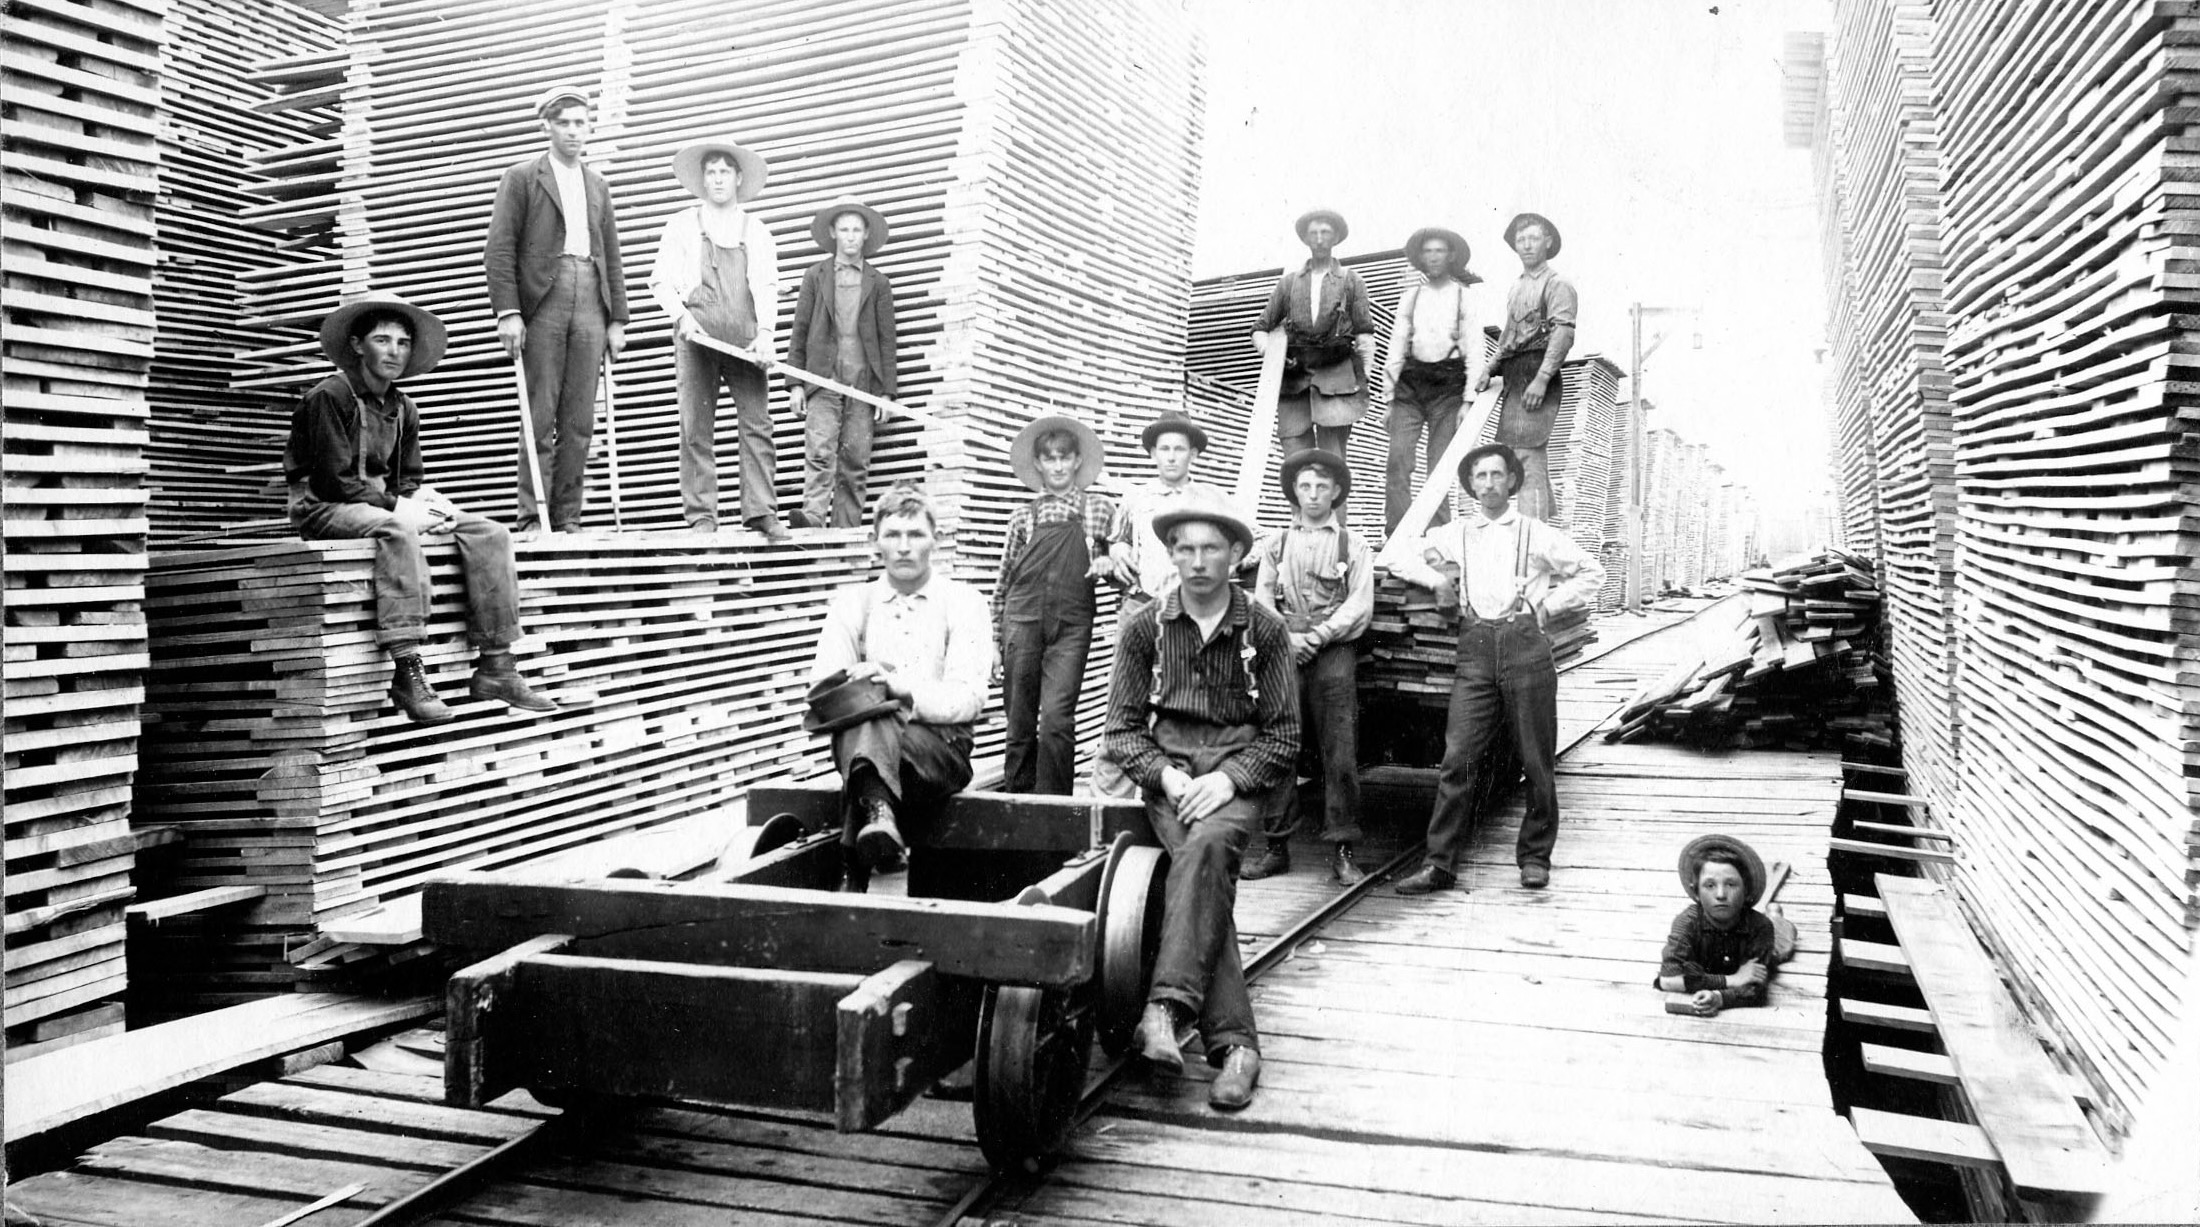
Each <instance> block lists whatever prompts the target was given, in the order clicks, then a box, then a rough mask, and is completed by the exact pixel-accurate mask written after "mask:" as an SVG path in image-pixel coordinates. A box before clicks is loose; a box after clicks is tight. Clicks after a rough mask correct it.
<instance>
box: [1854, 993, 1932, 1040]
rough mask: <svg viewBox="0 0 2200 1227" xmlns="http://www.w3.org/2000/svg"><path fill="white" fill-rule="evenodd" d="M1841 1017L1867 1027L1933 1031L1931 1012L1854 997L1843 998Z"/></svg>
mask: <svg viewBox="0 0 2200 1227" xmlns="http://www.w3.org/2000/svg"><path fill="white" fill-rule="evenodd" d="M1841 1017H1842V1019H1843V1020H1844V1021H1847V1022H1852V1023H1859V1024H1862V1025H1864V1026H1867V1027H1887V1028H1889V1029H1891V1030H1895V1031H1924V1032H1930V1031H1932V1029H1933V1015H1932V1012H1931V1011H1930V1010H1920V1009H1916V1008H1914V1007H1912V1006H1906V1005H1888V1004H1886V1003H1885V1002H1880V1001H1858V1000H1857V999H1855V998H1854V997H1843V998H1841Z"/></svg>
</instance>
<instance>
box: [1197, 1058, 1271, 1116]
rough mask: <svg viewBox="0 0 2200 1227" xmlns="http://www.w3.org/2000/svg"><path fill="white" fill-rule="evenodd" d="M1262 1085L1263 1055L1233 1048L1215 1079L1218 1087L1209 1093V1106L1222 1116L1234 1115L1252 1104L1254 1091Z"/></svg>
mask: <svg viewBox="0 0 2200 1227" xmlns="http://www.w3.org/2000/svg"><path fill="white" fill-rule="evenodd" d="M1259 1084H1260V1053H1259V1052H1257V1051H1255V1050H1254V1049H1251V1048H1248V1047H1246V1046H1245V1045H1243V1044H1233V1045H1231V1046H1230V1048H1229V1049H1227V1050H1226V1051H1225V1053H1224V1055H1223V1058H1222V1067H1221V1071H1220V1072H1219V1073H1217V1074H1216V1075H1215V1084H1214V1086H1213V1087H1212V1088H1211V1089H1209V1090H1208V1092H1207V1106H1208V1107H1210V1108H1214V1109H1216V1110H1217V1111H1222V1112H1235V1111H1237V1110H1238V1109H1240V1108H1243V1107H1244V1106H1245V1105H1247V1104H1249V1103H1251V1102H1253V1088H1254V1087H1255V1086H1258V1085H1259Z"/></svg>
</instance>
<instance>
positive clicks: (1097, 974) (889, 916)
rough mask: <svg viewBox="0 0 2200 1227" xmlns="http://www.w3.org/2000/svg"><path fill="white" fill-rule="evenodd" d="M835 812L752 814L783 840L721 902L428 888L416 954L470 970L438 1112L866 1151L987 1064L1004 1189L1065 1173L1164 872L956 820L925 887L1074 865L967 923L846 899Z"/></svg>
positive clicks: (1040, 801)
mask: <svg viewBox="0 0 2200 1227" xmlns="http://www.w3.org/2000/svg"><path fill="white" fill-rule="evenodd" d="M838 798H839V794H838V790H837V789H836V788H833V787H829V786H824V785H794V786H776V787H766V788H758V789H755V790H752V792H751V793H750V796H749V812H750V813H751V815H768V816H769V817H768V818H766V819H765V820H763V821H762V822H761V823H760V824H759V825H761V827H762V829H761V830H760V831H758V832H757V837H756V843H755V850H754V852H752V854H751V856H750V857H749V859H748V860H746V861H745V862H744V863H743V864H741V865H739V866H737V867H735V868H733V869H731V870H729V871H727V872H726V873H724V874H723V875H722V876H721V877H720V878H718V879H715V880H710V881H701V882H666V881H657V880H651V879H620V878H600V879H591V880H585V881H573V880H565V879H548V878H542V877H529V876H527V875H525V874H524V873H497V872H475V873H459V874H451V875H446V876H443V877H440V878H438V879H436V880H434V881H431V882H430V883H428V885H427V887H426V889H425V893H424V897H423V901H422V903H423V906H422V921H423V925H424V935H425V936H426V937H427V938H428V939H429V940H430V941H434V942H438V943H441V944H444V945H446V946H451V947H456V948H459V949H461V950H463V951H465V952H466V953H467V954H468V956H470V957H477V958H478V959H479V961H478V962H475V963H473V964H472V965H470V966H468V967H466V968H464V969H463V970H461V971H460V972H458V973H457V974H456V975H454V976H452V977H451V980H450V983H449V986H448V990H447V991H448V998H449V1000H448V1006H449V1013H448V1018H447V1028H448V1030H447V1035H446V1040H447V1047H446V1055H445V1065H444V1095H445V1098H446V1100H447V1101H448V1102H450V1103H452V1104H456V1105H460V1106H466V1107H478V1106H480V1105H482V1104H485V1103H487V1102H489V1101H491V1100H493V1099H495V1098H497V1097H498V1096H500V1095H502V1094H504V1093H506V1092H507V1091H509V1090H511V1089H513V1088H515V1087H524V1088H526V1089H527V1090H528V1091H529V1092H530V1093H532V1094H533V1095H534V1096H535V1097H536V1098H538V1099H540V1100H542V1101H544V1102H545V1103H549V1104H551V1105H553V1106H560V1107H586V1106H596V1105H603V1104H606V1103H615V1102H618V1101H623V1100H662V1101H678V1102H683V1103H691V1104H704V1105H718V1106H726V1107H747V1108H772V1109H799V1110H811V1111H818V1112H829V1113H831V1114H832V1117H833V1122H834V1124H835V1126H836V1127H837V1128H839V1129H841V1130H843V1131H856V1130H864V1129H870V1128H873V1127H875V1126H877V1125H878V1124H880V1123H881V1122H883V1121H885V1120H887V1119H888V1118H889V1117H891V1116H893V1115H894V1114H895V1113H896V1112H898V1111H900V1110H901V1109H902V1108H904V1107H906V1106H908V1104H909V1103H910V1102H912V1101H913V1100H914V1099H915V1098H916V1097H917V1096H919V1095H921V1094H923V1093H924V1092H925V1091H926V1090H928V1089H929V1088H931V1087H932V1086H933V1085H934V1084H935V1083H936V1082H938V1081H939V1079H940V1078H942V1077H943V1076H945V1075H946V1074H948V1073H950V1072H952V1071H954V1070H956V1069H957V1068H959V1067H960V1066H962V1065H963V1064H964V1063H965V1062H967V1061H970V1060H971V1059H972V1058H973V1056H975V1057H976V1058H977V1060H976V1067H975V1073H976V1078H975V1085H974V1087H973V1091H974V1098H973V1104H972V1110H973V1115H974V1117H975V1121H976V1126H977V1135H978V1141H979V1144H980V1146H981V1147H982V1148H983V1150H984V1152H985V1155H986V1157H987V1159H988V1160H990V1161H991V1162H992V1163H993V1164H994V1165H995V1166H997V1167H1000V1168H1002V1169H1004V1170H1013V1169H1015V1168H1018V1167H1028V1166H1029V1165H1030V1164H1032V1163H1033V1162H1035V1161H1036V1160H1038V1159H1040V1158H1042V1157H1044V1156H1046V1155H1049V1154H1051V1153H1053V1152H1054V1151H1055V1150H1057V1149H1058V1148H1059V1147H1060V1146H1061V1144H1062V1141H1063V1139H1064V1138H1065V1137H1066V1136H1067V1134H1068V1131H1069V1129H1070V1126H1071V1124H1072V1123H1073V1117H1074V1115H1075V1112H1076V1109H1077V1106H1078V1101H1079V1099H1080V1097H1081V1096H1082V1094H1083V1091H1084V1086H1085V1079H1086V1073H1087V1065H1088V1063H1089V1060H1090V1056H1091V1049H1092V1046H1093V1044H1094V1043H1095V1042H1096V1041H1097V1042H1098V1043H1099V1044H1100V1045H1102V1046H1103V1047H1104V1048H1105V1049H1106V1050H1107V1051H1108V1052H1109V1053H1111V1054H1120V1053H1121V1052H1123V1051H1124V1050H1126V1049H1127V1048H1128V1047H1129V1045H1130V1038H1131V1032H1132V1031H1133V1030H1134V1029H1135V1027H1136V1025H1137V1021H1138V1016H1139V1013H1140V1011H1141V1010H1142V1008H1143V1007H1144V1005H1145V998H1146V991H1147V987H1148V985H1149V984H1150V983H1151V980H1152V976H1153V965H1154V958H1155V954H1156V951H1157V947H1158V944H1159V940H1160V922H1161V906H1162V894H1163V890H1162V886H1163V877H1164V875H1165V872H1166V866H1165V860H1164V853H1163V852H1162V851H1161V849H1160V848H1159V847H1158V846H1157V845H1156V842H1155V840H1154V838H1153V833H1152V831H1151V829H1150V828H1149V827H1148V826H1147V823H1146V816H1145V810H1144V807H1143V806H1142V805H1140V804H1138V803H1136V802H1130V801H1119V800H1100V799H1097V798H1089V797H1034V796H1020V795H1011V794H1006V793H984V792H970V793H964V794H962V795H960V796H958V797H956V798H955V799H954V800H953V801H952V802H950V803H949V804H948V805H947V806H946V807H945V809H944V810H943V811H942V812H941V813H939V814H937V815H935V816H934V820H933V821H932V822H931V823H930V824H928V829H926V830H925V834H924V835H923V837H922V838H921V839H912V846H911V849H910V851H911V861H912V864H913V865H914V864H915V863H917V862H918V861H920V860H921V861H923V862H925V863H927V864H928V865H930V866H931V867H933V869H934V871H935V875H934V876H936V874H937V870H938V869H939V868H940V867H942V866H946V867H950V868H951V867H952V866H953V865H954V864H955V863H956V862H957V861H958V859H968V860H981V859H984V857H985V856H986V855H988V854H991V855H993V856H994V858H995V860H996V862H997V861H998V857H999V854H1001V853H1028V854H1037V855H1039V856H1040V857H1041V858H1042V859H1040V860H1038V861H1037V862H1036V863H1039V864H1051V865H1056V866H1059V867H1058V868H1054V869H1052V871H1051V872H1047V873H1046V874H1045V875H1044V876H1043V877H1041V878H1039V879H1038V880H1037V881H1033V882H1030V884H1029V885H1026V886H1024V887H1022V888H1021V889H1020V890H1016V891H1014V892H1013V895H1014V897H1013V898H1009V899H1006V900H1005V901H1003V900H999V899H998V898H997V897H995V901H969V900H960V899H948V898H906V897H890V896H886V895H880V894H851V893H844V892H840V891H838V890H836V889H835V887H836V885H837V883H838V882H839V880H840V875H841V868H842V861H841V857H842V852H841V849H840V845H839V819H838V803H839V800H838ZM972 854H977V855H972ZM916 876H917V875H916V874H915V873H914V870H913V871H912V877H913V878H914V877H916ZM911 885H912V888H915V887H916V886H917V885H918V883H917V882H915V881H912V883H911Z"/></svg>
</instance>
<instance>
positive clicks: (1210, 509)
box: [1153, 489, 1253, 550]
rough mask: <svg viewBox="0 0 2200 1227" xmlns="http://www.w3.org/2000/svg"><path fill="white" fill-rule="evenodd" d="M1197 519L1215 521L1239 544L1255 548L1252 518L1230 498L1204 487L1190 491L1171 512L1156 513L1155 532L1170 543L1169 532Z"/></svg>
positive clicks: (1216, 525) (1212, 522)
mask: <svg viewBox="0 0 2200 1227" xmlns="http://www.w3.org/2000/svg"><path fill="white" fill-rule="evenodd" d="M1194 520H1203V521H1205V522H1207V523H1209V524H1212V525H1214V526H1215V527H1217V528H1219V529H1221V530H1222V531H1223V532H1224V533H1225V534H1227V535H1228V536H1229V537H1230V539H1231V540H1233V541H1236V542H1237V543H1238V544H1239V545H1242V546H1244V547H1245V548H1246V549H1248V550H1250V549H1252V548H1253V520H1252V517H1251V516H1248V515H1246V514H1244V513H1243V512H1241V511H1239V510H1238V509H1237V508H1236V507H1234V506H1231V504H1230V501H1229V500H1228V499H1227V498H1225V497H1224V496H1223V495H1221V494H1219V493H1215V494H1209V493H1206V492H1205V491H1204V489H1195V490H1193V491H1192V492H1191V493H1190V494H1187V495H1185V496H1184V498H1183V500H1182V501H1180V502H1178V503H1176V504H1175V505H1173V506H1171V507H1170V508H1169V509H1168V510H1167V511H1164V512H1161V513H1160V514H1158V515H1156V516H1154V518H1153V535H1154V536H1156V537H1159V538H1161V542H1162V544H1164V545H1166V544H1168V541H1169V533H1170V532H1171V531H1172V530H1173V529H1175V528H1176V526H1177V525H1179V524H1189V523H1191V522H1192V521H1194Z"/></svg>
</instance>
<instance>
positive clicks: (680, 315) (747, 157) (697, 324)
mask: <svg viewBox="0 0 2200 1227" xmlns="http://www.w3.org/2000/svg"><path fill="white" fill-rule="evenodd" d="M672 174H673V177H674V178H676V179H678V180H679V181H680V186H682V187H684V188H686V189H687V190H688V191H689V192H691V193H693V194H694V195H695V197H696V198H697V199H696V205H695V207H694V208H692V209H682V210H680V211H679V212H678V213H675V214H673V215H672V217H671V219H670V220H668V221H666V222H665V229H664V233H663V234H662V235H661V236H659V238H658V240H657V261H656V264H655V266H654V267H653V268H652V269H651V270H650V274H649V294H650V297H651V298H653V299H655V300H656V302H657V305H658V306H659V307H660V308H662V309H663V310H664V313H665V314H666V315H668V316H670V317H671V318H672V320H673V322H674V324H675V334H674V339H673V346H672V370H673V378H674V382H675V386H676V387H677V389H678V396H679V404H680V506H681V510H682V512H683V513H684V514H685V515H686V517H687V526H688V528H689V529H691V530H693V531H695V532H705V533H712V532H717V531H718V452H717V433H718V431H717V425H718V385H719V384H720V383H721V382H723V383H724V384H725V386H726V389H727V391H729V392H731V393H732V394H733V405H734V410H735V413H736V414H737V415H738V419H739V423H740V432H741V522H742V523H743V524H745V525H747V526H748V527H750V528H752V529H755V530H756V531H757V532H760V533H762V534H764V535H765V536H766V537H768V538H770V539H772V540H774V541H779V540H783V539H785V537H786V536H787V529H786V527H785V526H784V525H782V524H781V523H780V522H779V512H778V509H777V506H776V501H775V498H774V494H773V490H772V469H773V464H774V461H775V460H776V459H777V455H776V453H775V451H774V449H773V445H772V422H771V410H770V407H769V406H768V404H767V403H766V401H765V383H764V371H763V369H762V368H761V367H758V366H755V365H754V364H751V363H748V362H744V361H742V360H741V359H739V358H735V357H733V356H731V355H729V354H722V353H719V352H718V351H716V350H713V349H709V348H706V347H704V346H702V345H698V344H696V343H695V340H694V338H696V337H709V338H711V339H712V340H716V341H723V342H725V343H726V344H728V345H738V346H741V347H742V348H745V349H754V350H755V351H756V352H758V353H759V354H762V355H763V356H765V357H767V358H773V357H777V356H778V351H777V348H776V344H775V341H774V338H773V335H772V327H773V324H774V321H775V318H776V316H777V314H778V308H779V249H778V246H777V245H776V244H775V243H774V242H773V240H772V232H771V228H770V227H768V226H766V225H765V224H764V223H763V220H762V219H761V218H758V217H757V216H756V215H755V214H753V213H750V212H748V211H747V210H745V209H743V208H742V207H741V206H742V204H744V203H746V202H747V201H750V200H754V199H755V198H756V194H757V193H758V192H761V191H763V190H764V182H765V180H766V179H767V178H768V177H769V176H770V174H771V167H770V166H769V165H768V164H767V163H766V162H765V161H764V158H763V156H762V155H761V154H758V153H755V152H753V151H751V150H749V149H746V148H744V147H742V146H740V145H737V144H735V143H734V142H732V141H729V140H713V141H697V142H695V143H693V144H690V145H686V146H683V147H682V148H681V149H680V151H679V152H678V153H675V154H673V155H672Z"/></svg>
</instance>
